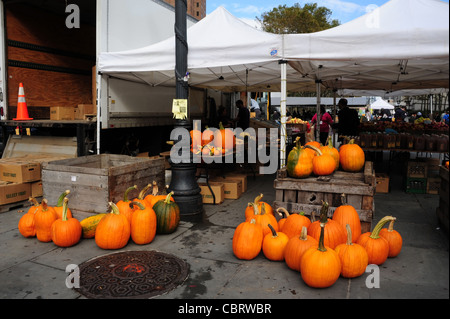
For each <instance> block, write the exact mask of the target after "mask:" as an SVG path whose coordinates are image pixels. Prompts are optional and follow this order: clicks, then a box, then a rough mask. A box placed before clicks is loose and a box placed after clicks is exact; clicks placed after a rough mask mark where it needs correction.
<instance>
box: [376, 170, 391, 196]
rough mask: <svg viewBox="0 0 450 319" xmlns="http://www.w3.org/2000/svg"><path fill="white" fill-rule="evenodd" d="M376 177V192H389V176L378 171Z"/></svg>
mask: <svg viewBox="0 0 450 319" xmlns="http://www.w3.org/2000/svg"><path fill="white" fill-rule="evenodd" d="M375 178H376V181H377V187H376V192H377V193H389V176H388V175H387V174H384V173H376V174H375Z"/></svg>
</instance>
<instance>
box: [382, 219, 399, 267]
mask: <svg viewBox="0 0 450 319" xmlns="http://www.w3.org/2000/svg"><path fill="white" fill-rule="evenodd" d="M394 222H395V220H391V222H390V223H389V227H388V228H383V229H381V230H380V236H381V237H383V238H384V239H386V240H387V241H388V243H389V254H388V257H389V258H392V257H396V256H398V254H400V251H401V250H402V245H403V238H402V236H401V235H400V233H399V232H398V231H396V230H395V229H394Z"/></svg>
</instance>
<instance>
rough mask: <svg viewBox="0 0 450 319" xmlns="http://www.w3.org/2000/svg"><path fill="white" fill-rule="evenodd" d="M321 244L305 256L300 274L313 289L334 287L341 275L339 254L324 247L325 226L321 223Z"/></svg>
mask: <svg viewBox="0 0 450 319" xmlns="http://www.w3.org/2000/svg"><path fill="white" fill-rule="evenodd" d="M320 230H321V231H320V237H319V244H318V246H317V248H316V247H311V248H309V249H308V250H307V251H305V253H304V254H303V256H302V258H301V261H300V273H301V276H302V279H303V281H304V282H305V283H306V284H307V285H308V286H310V287H313V288H326V287H330V286H332V285H333V284H334V283H335V282H336V281H337V280H338V278H339V275H340V274H341V260H340V258H339V256H338V254H337V253H336V252H335V251H334V250H333V249H332V248H330V247H327V246H325V245H324V233H325V224H324V223H320Z"/></svg>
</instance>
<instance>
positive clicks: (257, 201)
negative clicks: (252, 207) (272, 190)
mask: <svg viewBox="0 0 450 319" xmlns="http://www.w3.org/2000/svg"><path fill="white" fill-rule="evenodd" d="M263 197H264V195H263V194H262V193H261V194H259V195H258V196H256V198H255V202H254V203H255V204H259V201H260V200H261V199H262V198H263Z"/></svg>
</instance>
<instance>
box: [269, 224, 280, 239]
mask: <svg viewBox="0 0 450 319" xmlns="http://www.w3.org/2000/svg"><path fill="white" fill-rule="evenodd" d="M267 226H268V227H269V228H270V230H271V231H272V237H273V238H275V237H278V234H277V231H276V230H275V228H273V226H272V225H270V224H267Z"/></svg>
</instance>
